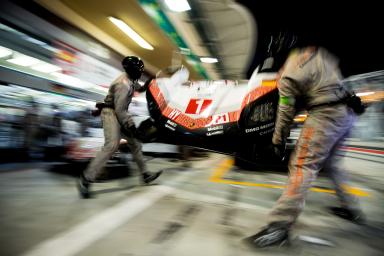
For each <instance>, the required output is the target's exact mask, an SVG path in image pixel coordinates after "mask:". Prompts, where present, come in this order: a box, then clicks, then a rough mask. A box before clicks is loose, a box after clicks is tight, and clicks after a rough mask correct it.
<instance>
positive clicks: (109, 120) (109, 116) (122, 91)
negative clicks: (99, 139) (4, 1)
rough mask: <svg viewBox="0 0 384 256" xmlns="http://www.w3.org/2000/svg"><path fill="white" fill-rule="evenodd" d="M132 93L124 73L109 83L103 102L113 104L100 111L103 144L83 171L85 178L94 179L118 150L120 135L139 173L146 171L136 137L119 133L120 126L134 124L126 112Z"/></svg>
mask: <svg viewBox="0 0 384 256" xmlns="http://www.w3.org/2000/svg"><path fill="white" fill-rule="evenodd" d="M133 93H134V87H133V83H132V81H131V80H129V79H128V77H127V75H126V73H123V74H122V75H120V76H119V77H118V78H117V79H116V80H115V81H114V82H113V83H112V84H111V86H110V88H109V91H108V94H107V96H106V97H105V99H104V102H105V103H106V104H107V105H109V106H113V108H109V107H105V108H103V109H102V111H101V120H102V124H103V129H104V146H103V147H102V148H101V151H99V152H98V153H97V154H96V157H95V158H94V159H93V160H92V161H91V163H90V164H89V165H88V167H87V169H86V170H85V171H84V176H85V178H86V179H87V180H89V181H95V180H96V178H97V177H98V175H99V174H100V172H101V170H102V168H103V167H104V165H105V164H106V163H107V161H108V160H109V159H110V158H111V156H112V155H113V153H115V152H116V151H117V150H118V148H119V145H120V139H121V137H122V136H123V137H124V138H125V139H126V140H127V143H128V146H129V148H130V150H131V153H132V156H133V159H134V160H135V162H136V163H137V165H138V167H139V170H140V172H141V174H143V173H145V172H146V165H145V163H144V159H143V154H142V152H141V143H140V142H139V141H138V140H137V139H135V138H133V137H127V136H125V135H124V134H122V133H121V127H123V128H125V129H127V128H128V127H130V126H132V125H134V122H133V120H132V117H131V115H130V114H129V113H128V106H129V104H130V103H131V100H132V96H133Z"/></svg>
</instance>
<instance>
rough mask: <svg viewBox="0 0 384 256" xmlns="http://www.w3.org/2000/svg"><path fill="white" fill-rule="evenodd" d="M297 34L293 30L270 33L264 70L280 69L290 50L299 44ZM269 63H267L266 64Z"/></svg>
mask: <svg viewBox="0 0 384 256" xmlns="http://www.w3.org/2000/svg"><path fill="white" fill-rule="evenodd" d="M297 39H298V38H297V36H296V35H295V34H294V33H292V32H287V31H283V32H277V33H274V34H272V35H270V41H269V43H268V49H267V56H266V57H267V59H266V61H265V62H264V65H263V68H262V69H263V70H265V69H268V70H270V71H274V72H276V71H278V70H279V69H280V68H281V67H282V66H283V64H284V62H285V60H286V59H287V57H288V54H289V52H290V51H291V50H292V48H294V47H295V46H296V45H297ZM266 63H267V65H266Z"/></svg>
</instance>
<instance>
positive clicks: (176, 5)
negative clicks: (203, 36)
mask: <svg viewBox="0 0 384 256" xmlns="http://www.w3.org/2000/svg"><path fill="white" fill-rule="evenodd" d="M165 3H166V4H167V5H168V8H169V9H171V10H172V11H174V12H185V11H188V10H191V7H190V6H189V4H188V1H187V0H165Z"/></svg>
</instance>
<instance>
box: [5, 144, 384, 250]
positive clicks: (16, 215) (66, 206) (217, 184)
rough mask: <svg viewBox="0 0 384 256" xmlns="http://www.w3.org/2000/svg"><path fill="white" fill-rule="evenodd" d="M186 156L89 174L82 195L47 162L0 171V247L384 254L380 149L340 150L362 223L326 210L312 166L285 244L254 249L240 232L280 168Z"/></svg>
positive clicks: (254, 224)
mask: <svg viewBox="0 0 384 256" xmlns="http://www.w3.org/2000/svg"><path fill="white" fill-rule="evenodd" d="M190 163H191V167H190V168H184V167H182V164H181V163H180V162H177V161H174V159H168V158H160V157H147V164H148V167H149V168H150V169H152V170H157V169H163V170H164V174H163V175H162V176H161V177H160V178H159V180H158V181H156V182H155V184H153V185H150V186H141V185H140V181H139V177H138V176H137V175H132V176H130V177H127V178H123V179H117V180H112V181H110V182H106V183H97V184H94V186H93V187H92V191H94V194H95V197H94V198H93V199H89V200H83V199H80V198H79V197H78V193H77V190H76V187H75V182H76V180H75V178H74V177H73V175H67V174H65V173H55V172H52V171H50V170H49V168H47V167H44V168H24V169H18V170H17V171H9V170H8V171H6V172H0V209H1V211H0V230H1V233H0V241H1V245H0V255H39V256H45V255H50V256H52V255H55V256H56V255H92V256H98V255H124V256H128V255H129V256H144V255H167V256H168V255H170V256H172V255H177V256H181V255H182V256H184V255H212V256H215V255H220V256H223V255H224V256H225V255H228V256H232V255H367V256H376V255H377V256H378V255H383V254H384V243H383V241H384V219H383V216H384V214H383V213H384V210H383V206H384V196H383V183H384V173H383V172H382V170H383V166H384V158H383V156H382V155H381V154H378V153H377V152H374V153H372V152H371V153H367V152H359V151H356V152H352V151H348V152H347V157H346V158H345V161H344V164H343V165H344V167H345V168H346V169H348V170H349V171H350V173H351V180H352V182H351V187H352V189H351V192H352V193H355V194H356V195H357V196H358V197H359V199H360V203H361V206H362V208H363V210H364V212H365V213H366V215H367V219H368V221H367V222H368V223H367V225H366V226H359V225H355V224H352V223H349V222H347V221H345V220H343V219H339V218H337V217H335V216H333V215H331V214H329V213H328V212H327V210H326V207H327V206H332V205H337V201H336V198H335V196H334V194H333V193H332V186H331V183H330V182H329V181H328V179H326V177H324V176H322V175H320V177H319V178H318V180H317V181H316V182H315V184H314V187H313V188H314V189H313V191H311V192H310V193H309V194H308V197H307V202H306V207H305V210H304V212H303V214H302V215H301V216H300V218H299V221H298V223H297V225H296V227H295V229H294V232H293V234H292V243H291V246H290V247H283V248H277V249H269V250H257V251H256V250H254V249H252V248H249V247H247V246H245V245H244V244H242V243H241V239H242V238H244V237H246V236H249V235H252V234H254V233H255V232H256V231H258V229H259V228H260V227H262V226H263V225H265V223H266V219H267V213H268V211H269V210H270V209H271V207H272V206H273V205H274V203H275V201H276V200H277V199H278V197H279V196H280V194H281V192H282V187H283V186H284V183H285V181H286V178H287V176H286V173H281V172H274V171H270V170H268V171H265V170H253V171H246V170H242V169H239V168H237V167H235V166H233V159H232V158H230V157H228V156H223V155H218V154H212V153H210V154H208V156H207V157H204V158H196V159H193V161H191V162H190ZM130 166H131V168H132V169H133V170H135V165H134V163H130ZM0 169H1V168H0ZM70 173H71V170H68V174H70Z"/></svg>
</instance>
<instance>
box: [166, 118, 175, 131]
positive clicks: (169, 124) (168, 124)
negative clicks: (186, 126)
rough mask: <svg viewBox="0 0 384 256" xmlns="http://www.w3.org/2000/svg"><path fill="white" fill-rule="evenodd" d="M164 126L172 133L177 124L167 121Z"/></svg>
mask: <svg viewBox="0 0 384 256" xmlns="http://www.w3.org/2000/svg"><path fill="white" fill-rule="evenodd" d="M164 126H165V127H167V128H168V129H170V130H172V131H175V130H176V127H177V124H176V123H174V122H172V121H171V120H167V122H166V123H165V125H164Z"/></svg>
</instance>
